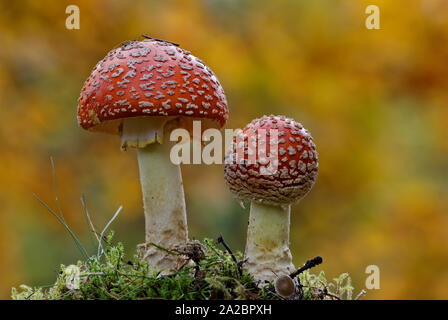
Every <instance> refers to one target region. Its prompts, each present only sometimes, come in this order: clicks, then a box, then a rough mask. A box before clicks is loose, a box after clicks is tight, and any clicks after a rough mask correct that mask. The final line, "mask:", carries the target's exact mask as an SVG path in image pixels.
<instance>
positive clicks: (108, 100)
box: [78, 39, 228, 134]
mask: <svg viewBox="0 0 448 320" xmlns="http://www.w3.org/2000/svg"><path fill="white" fill-rule="evenodd" d="M78 102H79V104H78V123H79V125H80V126H81V127H83V128H84V129H87V130H92V131H103V132H109V133H116V134H117V133H119V127H120V124H121V123H122V119H124V118H129V117H141V116H159V117H160V116H176V117H179V116H182V117H190V118H200V119H210V120H213V121H212V122H216V125H215V126H216V127H218V128H222V127H223V126H224V124H225V123H226V120H227V118H228V108H227V101H226V97H225V94H224V90H223V88H222V87H221V84H220V83H219V81H218V79H217V78H216V76H215V74H214V73H213V71H212V70H210V68H208V67H207V66H206V65H205V64H204V63H203V62H202V61H201V60H199V59H198V58H196V57H195V56H193V55H191V54H190V52H188V51H186V50H184V49H181V48H179V47H177V46H176V45H174V44H172V43H169V42H165V41H160V40H153V39H145V40H143V41H130V42H128V43H126V44H124V45H122V46H121V47H119V48H116V49H113V50H111V51H110V52H109V53H108V54H107V55H106V57H105V58H104V59H102V60H101V61H100V62H98V64H97V65H96V66H95V68H94V69H93V71H92V74H91V75H90V77H89V78H88V79H87V80H86V82H85V84H84V87H83V88H82V91H81V95H80V97H79V99H78Z"/></svg>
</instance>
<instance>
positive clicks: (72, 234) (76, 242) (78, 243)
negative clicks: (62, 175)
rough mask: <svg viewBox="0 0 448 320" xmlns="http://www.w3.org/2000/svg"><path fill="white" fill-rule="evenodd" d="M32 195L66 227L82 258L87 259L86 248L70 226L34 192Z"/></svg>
mask: <svg viewBox="0 0 448 320" xmlns="http://www.w3.org/2000/svg"><path fill="white" fill-rule="evenodd" d="M34 196H35V197H36V199H37V200H39V202H40V203H42V204H43V206H44V207H45V208H47V210H48V211H50V213H51V214H52V215H54V216H55V217H56V219H58V221H59V222H60V223H61V224H62V225H63V226H64V227H65V229H67V231H68V232H69V233H70V235H71V236H72V238H73V240H74V241H75V244H76V246H77V247H78V249H79V251H81V254H82V255H83V256H84V258H86V259H88V258H89V255H88V254H87V251H86V249H84V247H83V246H82V244H81V242H80V241H79V240H78V238H77V237H76V236H75V234H74V233H73V232H72V230H70V228H69V227H68V225H67V224H66V223H65V222H64V221H63V220H62V219H61V218H59V216H58V215H57V214H56V213H54V212H53V210H51V209H50V207H49V206H47V204H46V203H45V202H43V201H42V200H41V199H40V198H39V197H38V196H37V194H35V193H34Z"/></svg>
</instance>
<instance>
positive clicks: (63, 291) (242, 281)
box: [12, 234, 363, 300]
mask: <svg viewBox="0 0 448 320" xmlns="http://www.w3.org/2000/svg"><path fill="white" fill-rule="evenodd" d="M218 246H220V244H219V243H218V242H214V241H212V240H209V239H205V240H204V241H203V242H202V243H201V242H199V241H194V242H192V243H191V245H190V246H189V247H185V248H178V250H175V251H171V252H170V253H171V254H178V255H181V256H182V257H184V258H185V265H184V266H183V267H182V268H181V269H180V270H179V271H177V272H175V273H172V274H167V275H163V274H161V273H160V272H158V271H157V270H153V269H151V268H150V267H149V266H148V264H147V263H146V262H143V261H141V259H140V258H139V257H138V256H137V255H135V256H133V257H132V258H127V257H126V255H125V252H124V249H123V245H122V244H121V243H118V244H115V245H114V244H112V234H111V235H109V236H108V237H107V239H106V241H105V245H104V251H103V250H101V251H100V253H101V254H100V255H98V256H93V257H90V258H89V259H87V260H86V261H84V262H83V261H79V262H78V263H77V264H76V265H75V266H74V265H71V266H64V265H61V270H60V272H59V276H58V278H57V280H56V283H55V284H54V285H51V286H46V287H29V286H26V285H21V286H20V288H19V289H16V288H13V289H12V298H13V299H15V300H22V299H24V300H26V299H29V300H31V299H33V300H37V299H48V300H54V299H56V300H59V299H65V300H81V299H101V300H108V299H114V300H128V299H132V300H140V299H186V300H190V299H191V300H195V299H200V300H209V299H231V300H233V299H282V298H281V297H280V296H279V295H277V294H276V292H275V289H274V284H273V283H256V282H254V280H253V277H252V276H251V275H250V274H248V273H247V272H245V271H242V268H241V266H242V265H243V263H244V262H243V261H242V254H241V253H240V252H237V253H235V254H234V255H233V254H230V253H228V251H223V250H220V249H219V248H218ZM160 249H161V250H163V248H160ZM223 249H224V248H223ZM298 277H299V278H298V279H299V280H300V283H299V282H298V281H297V280H296V283H297V284H298V286H297V292H298V294H296V295H294V296H293V297H292V298H291V299H352V297H353V287H352V286H351V280H350V277H349V276H348V274H347V273H344V274H341V275H340V276H339V277H338V278H335V279H333V280H332V281H328V280H327V279H326V277H325V274H324V272H323V271H322V272H320V274H318V275H315V274H312V273H310V272H309V270H307V271H304V272H303V273H301V274H300V275H299V276H298ZM362 293H363V292H362ZM362 293H361V294H362ZM361 294H360V295H358V296H361Z"/></svg>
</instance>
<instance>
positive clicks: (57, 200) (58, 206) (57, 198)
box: [50, 156, 65, 223]
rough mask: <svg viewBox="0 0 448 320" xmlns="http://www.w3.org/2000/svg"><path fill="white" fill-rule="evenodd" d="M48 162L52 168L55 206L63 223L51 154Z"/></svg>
mask: <svg viewBox="0 0 448 320" xmlns="http://www.w3.org/2000/svg"><path fill="white" fill-rule="evenodd" d="M50 162H51V170H52V175H53V189H54V197H55V198H56V206H57V208H58V211H59V215H60V216H61V219H62V221H64V223H65V218H64V214H63V213H62V209H61V205H60V204H59V197H58V192H57V187H56V169H55V167H54V160H53V157H52V156H50Z"/></svg>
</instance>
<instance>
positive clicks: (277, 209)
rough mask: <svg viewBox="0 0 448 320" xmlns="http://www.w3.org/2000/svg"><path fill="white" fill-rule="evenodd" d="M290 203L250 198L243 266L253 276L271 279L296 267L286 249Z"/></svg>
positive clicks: (258, 278) (287, 247) (287, 244)
mask: <svg viewBox="0 0 448 320" xmlns="http://www.w3.org/2000/svg"><path fill="white" fill-rule="evenodd" d="M290 211H291V206H290V205H283V206H280V205H278V206H276V205H267V204H261V203H258V202H255V201H252V202H251V205H250V215H249V227H248V230H247V240H246V250H245V253H244V255H245V259H247V262H246V263H245V264H244V267H245V269H246V270H247V271H248V272H249V273H251V274H252V275H253V276H254V278H255V280H268V281H271V280H273V279H275V278H276V276H279V275H281V274H290V273H291V272H293V271H294V270H295V267H294V265H293V263H292V255H291V252H290V250H289V222H290Z"/></svg>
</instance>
